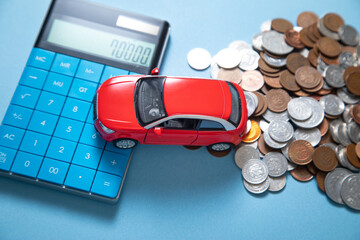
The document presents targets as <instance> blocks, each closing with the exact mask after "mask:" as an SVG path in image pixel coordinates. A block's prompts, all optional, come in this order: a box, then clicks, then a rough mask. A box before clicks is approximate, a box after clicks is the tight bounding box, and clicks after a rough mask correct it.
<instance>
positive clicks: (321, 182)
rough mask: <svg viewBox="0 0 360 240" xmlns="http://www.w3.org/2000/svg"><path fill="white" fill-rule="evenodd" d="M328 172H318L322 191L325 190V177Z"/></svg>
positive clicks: (317, 180)
mask: <svg viewBox="0 0 360 240" xmlns="http://www.w3.org/2000/svg"><path fill="white" fill-rule="evenodd" d="M326 175H327V173H326V172H322V171H319V172H318V173H317V174H316V182H317V185H318V187H319V188H320V190H321V191H323V192H325V177H326Z"/></svg>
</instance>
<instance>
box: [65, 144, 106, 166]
mask: <svg viewBox="0 0 360 240" xmlns="http://www.w3.org/2000/svg"><path fill="white" fill-rule="evenodd" d="M102 152H103V151H102V149H99V148H94V147H90V146H87V145H83V144H79V145H78V146H77V148H76V152H75V155H74V157H73V160H72V162H71V163H73V164H77V165H80V166H83V167H88V168H92V169H96V168H97V166H98V165H99V161H100V157H101V154H102Z"/></svg>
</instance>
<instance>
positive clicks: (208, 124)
mask: <svg viewBox="0 0 360 240" xmlns="http://www.w3.org/2000/svg"><path fill="white" fill-rule="evenodd" d="M224 130H225V128H224V126H223V125H222V124H221V123H218V122H215V121H211V120H201V123H200V126H199V131H224Z"/></svg>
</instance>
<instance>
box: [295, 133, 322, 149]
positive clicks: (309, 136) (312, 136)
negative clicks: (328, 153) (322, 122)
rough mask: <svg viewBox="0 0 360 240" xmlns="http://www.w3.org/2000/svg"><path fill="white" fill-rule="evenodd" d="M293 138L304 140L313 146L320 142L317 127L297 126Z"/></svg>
mask: <svg viewBox="0 0 360 240" xmlns="http://www.w3.org/2000/svg"><path fill="white" fill-rule="evenodd" d="M294 138H295V140H306V141H308V142H309V143H311V145H312V146H313V147H316V146H317V145H318V144H319V143H320V140H321V133H320V130H319V129H318V128H310V129H304V128H298V129H296V130H295V133H294Z"/></svg>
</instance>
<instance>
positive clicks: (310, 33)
mask: <svg viewBox="0 0 360 240" xmlns="http://www.w3.org/2000/svg"><path fill="white" fill-rule="evenodd" d="M306 34H307V36H308V38H309V39H310V40H311V41H313V42H314V43H316V42H317V40H319V38H317V37H316V36H315V34H314V33H313V28H312V27H311V26H309V27H307V31H306Z"/></svg>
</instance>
